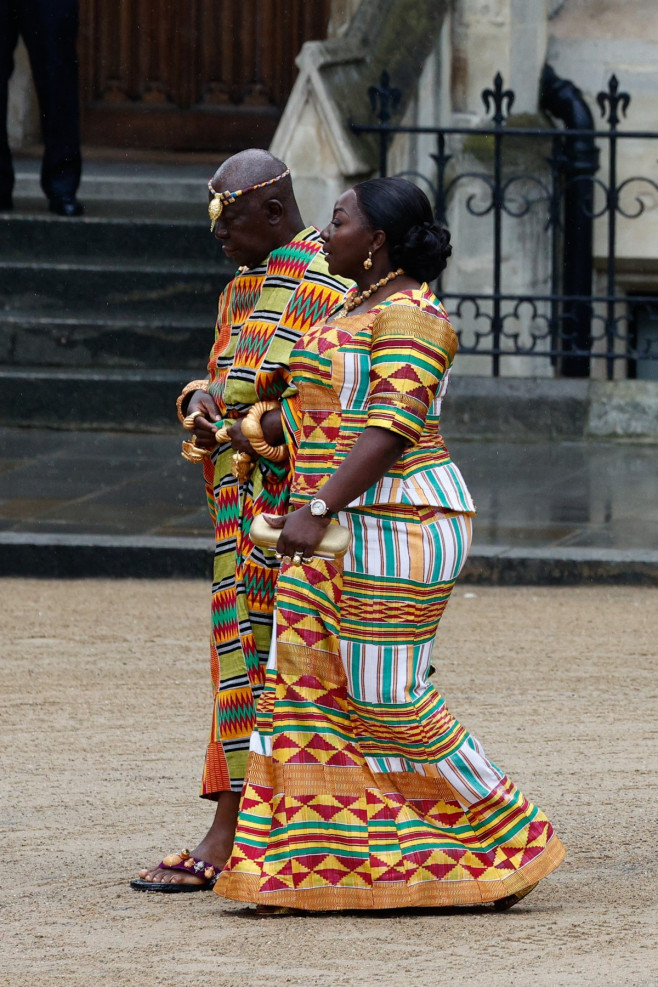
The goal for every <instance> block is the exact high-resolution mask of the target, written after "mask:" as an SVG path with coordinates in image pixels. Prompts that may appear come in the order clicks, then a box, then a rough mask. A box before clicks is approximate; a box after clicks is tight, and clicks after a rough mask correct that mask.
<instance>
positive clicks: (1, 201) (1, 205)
mask: <svg viewBox="0 0 658 987" xmlns="http://www.w3.org/2000/svg"><path fill="white" fill-rule="evenodd" d="M13 208H14V203H13V202H12V198H11V196H10V195H0V212H10V211H11V210H12V209H13Z"/></svg>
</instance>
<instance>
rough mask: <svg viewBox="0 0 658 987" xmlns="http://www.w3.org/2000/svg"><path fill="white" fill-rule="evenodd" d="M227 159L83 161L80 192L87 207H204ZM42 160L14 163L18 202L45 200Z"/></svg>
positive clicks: (24, 158)
mask: <svg viewBox="0 0 658 987" xmlns="http://www.w3.org/2000/svg"><path fill="white" fill-rule="evenodd" d="M225 157H226V155H222V154H218V155H217V161H216V162H215V159H214V158H208V159H207V160H203V161H193V162H186V161H180V160H178V161H176V162H157V161H134V160H133V161H131V160H121V159H118V160H117V159H115V160H110V161H93V160H88V159H87V160H85V161H83V168H82V181H81V183H80V188H79V190H78V195H79V196H80V199H81V200H82V201H83V202H84V203H85V205H87V204H90V205H91V204H94V203H96V202H107V201H108V200H119V201H121V202H126V201H130V200H132V201H134V202H135V203H162V202H167V203H185V204H188V205H190V204H191V205H200V206H203V204H204V202H207V196H208V190H207V183H208V180H209V179H210V178H211V177H212V175H213V174H214V172H215V171H216V169H217V167H218V166H219V164H220V163H221V161H222V160H223V159H224V158H225ZM40 169H41V161H40V158H39V157H17V158H15V160H14V171H15V174H16V183H15V185H14V198H15V200H18V201H19V202H20V200H22V199H33V200H39V199H42V192H41V187H40V184H39V173H40Z"/></svg>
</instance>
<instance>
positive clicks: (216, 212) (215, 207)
mask: <svg viewBox="0 0 658 987" xmlns="http://www.w3.org/2000/svg"><path fill="white" fill-rule="evenodd" d="M289 174H290V168H286V170H285V171H282V172H281V174H280V175H277V176H276V178H270V179H268V180H267V181H266V182H259V183H258V185H249V186H248V188H239V189H236V191H235V192H216V191H215V189H214V188H213V184H212V178H211V179H210V181H209V182H208V189H209V190H210V192H211V193H212V199H211V200H210V202H209V203H208V215H209V216H210V232H211V233H212V232H214V229H215V224H216V223H217V220H218V219H219V217H220V216H221V215H222V209H223V208H224V206H225V205H227V204H228V203H229V202H235V200H236V199H238V198H239V197H240V196H241V195H246V194H247V192H255V191H256V189H257V188H266V187H267V186H268V185H274V183H275V182H280V181H281V179H282V178H286V177H287V176H288V175H289Z"/></svg>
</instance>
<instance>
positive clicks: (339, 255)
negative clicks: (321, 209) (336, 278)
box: [320, 189, 373, 281]
mask: <svg viewBox="0 0 658 987" xmlns="http://www.w3.org/2000/svg"><path fill="white" fill-rule="evenodd" d="M320 236H321V237H322V239H323V240H324V254H325V256H326V258H327V264H328V265H329V271H330V273H331V274H338V275H340V276H341V277H344V278H350V279H351V280H352V281H358V280H360V279H362V278H363V275H364V273H365V272H364V267H363V262H364V260H365V259H366V257H367V256H368V251H369V250H372V246H373V231H372V230H371V229H370V228H369V226H368V220H367V219H366V217H365V215H364V214H363V213H362V212H361V210H360V208H359V202H358V199H357V197H356V192H355V191H354V189H348V190H347V192H343V194H342V195H341V197H340V198H339V199H338V201H337V202H336V205H335V206H334V213H333V216H332V217H331V222H330V223H328V225H327V226H325V228H324V229H323V230H322V233H321V234H320Z"/></svg>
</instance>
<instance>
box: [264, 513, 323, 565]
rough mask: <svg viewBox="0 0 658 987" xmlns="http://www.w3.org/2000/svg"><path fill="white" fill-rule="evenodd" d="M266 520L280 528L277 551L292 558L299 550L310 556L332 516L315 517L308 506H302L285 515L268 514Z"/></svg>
mask: <svg viewBox="0 0 658 987" xmlns="http://www.w3.org/2000/svg"><path fill="white" fill-rule="evenodd" d="M265 520H266V521H267V523H268V524H269V525H271V527H273V528H280V529H281V535H280V537H279V541H278V543H277V546H276V548H277V552H279V553H280V554H281V555H287V556H289V557H290V558H292V557H293V555H294V554H295V553H296V552H299V553H300V554H301V555H302V557H303V558H310V557H311V556H312V555H313V554H314V552H315V549H316V548H317V547H318V545H319V544H320V542H321V541H322V536H323V534H324V532H325V529H326V527H327V525H328V524H329V523H330V518H326V517H313V515H312V514H311V512H310V510H309V509H308V507H306V506H305V507H300V508H298V509H297V510H296V511H292V513H291V514H286V515H285V517H275V516H274V515H272V514H266V515H265Z"/></svg>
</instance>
